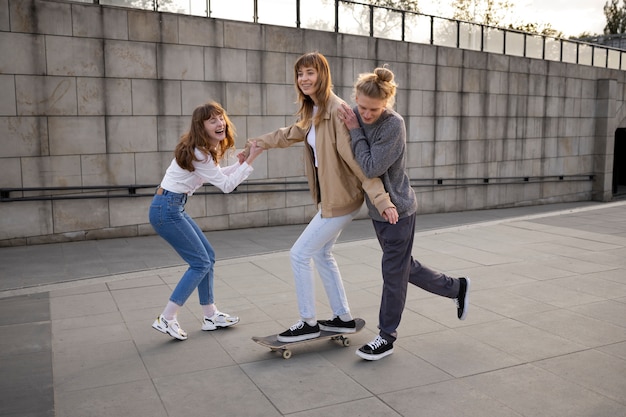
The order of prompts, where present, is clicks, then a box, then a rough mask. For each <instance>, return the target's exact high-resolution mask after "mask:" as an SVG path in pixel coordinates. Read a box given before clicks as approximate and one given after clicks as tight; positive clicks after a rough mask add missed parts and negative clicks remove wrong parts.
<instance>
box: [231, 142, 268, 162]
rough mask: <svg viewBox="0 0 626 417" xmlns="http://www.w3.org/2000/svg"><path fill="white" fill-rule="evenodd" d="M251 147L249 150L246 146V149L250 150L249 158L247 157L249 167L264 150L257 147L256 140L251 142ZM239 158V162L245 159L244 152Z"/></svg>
mask: <svg viewBox="0 0 626 417" xmlns="http://www.w3.org/2000/svg"><path fill="white" fill-rule="evenodd" d="M249 145H250V147H249V148H248V147H247V146H246V149H247V150H248V156H247V157H246V159H245V161H246V162H247V163H248V165H252V162H254V160H255V159H256V157H257V156H259V155H261V154H262V153H263V151H264V149H263V148H261V147H260V146H259V145H257V143H256V141H255V140H254V141H251V142H250V143H249ZM237 157H238V158H239V160H241V159H242V158H243V157H245V154H244V152H241V153H240V154H239V155H237Z"/></svg>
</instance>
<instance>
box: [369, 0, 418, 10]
mask: <svg viewBox="0 0 626 417" xmlns="http://www.w3.org/2000/svg"><path fill="white" fill-rule="evenodd" d="M369 3H370V4H371V5H373V6H380V7H389V8H392V9H400V10H409V11H412V12H419V8H418V5H417V3H418V1H417V0H370V1H369Z"/></svg>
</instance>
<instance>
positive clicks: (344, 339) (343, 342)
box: [341, 337, 350, 347]
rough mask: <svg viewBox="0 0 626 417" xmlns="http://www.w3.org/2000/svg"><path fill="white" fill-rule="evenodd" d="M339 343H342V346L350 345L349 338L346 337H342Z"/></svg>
mask: <svg viewBox="0 0 626 417" xmlns="http://www.w3.org/2000/svg"><path fill="white" fill-rule="evenodd" d="M341 344H342V345H343V346H344V347H348V346H350V339H348V338H347V337H345V338H343V339H342V340H341Z"/></svg>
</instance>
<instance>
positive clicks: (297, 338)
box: [276, 332, 321, 343]
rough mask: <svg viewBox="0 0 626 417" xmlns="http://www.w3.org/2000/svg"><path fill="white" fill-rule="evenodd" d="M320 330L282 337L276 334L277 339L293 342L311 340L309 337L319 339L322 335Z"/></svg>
mask: <svg viewBox="0 0 626 417" xmlns="http://www.w3.org/2000/svg"><path fill="white" fill-rule="evenodd" d="M320 334H321V333H320V332H317V333H309V334H303V335H302V336H293V337H289V336H287V337H284V336H283V337H282V338H281V336H276V340H278V341H279V342H284V343H291V342H302V341H303V340H309V339H317V338H318V337H320Z"/></svg>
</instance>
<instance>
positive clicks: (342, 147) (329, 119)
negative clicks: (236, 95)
mask: <svg viewBox="0 0 626 417" xmlns="http://www.w3.org/2000/svg"><path fill="white" fill-rule="evenodd" d="M329 101H330V103H329V106H328V109H327V112H326V114H325V115H324V118H323V119H322V120H321V121H320V123H319V125H317V126H315V148H316V151H317V158H318V167H317V170H316V168H315V159H314V158H315V157H314V154H313V149H312V148H311V147H310V146H309V145H308V144H306V143H305V146H304V164H305V170H306V176H307V179H308V182H309V188H310V190H311V196H312V197H313V201H314V202H315V203H316V204H318V205H319V204H321V210H322V217H338V216H343V215H346V214H348V213H351V212H353V211H355V210H357V209H359V208H360V207H361V205H362V204H363V190H365V192H366V193H367V195H368V197H369V199H370V201H371V202H372V203H373V204H374V205H375V206H376V209H378V211H379V212H380V213H381V214H382V212H383V211H384V210H385V209H386V208H389V207H395V206H394V205H393V203H392V202H391V199H390V198H389V194H388V193H387V192H386V191H385V188H384V186H383V183H382V181H381V180H380V178H367V177H366V176H365V175H364V174H363V171H362V170H361V168H360V167H359V164H358V163H357V162H356V160H355V159H354V154H353V153H352V148H351V146H350V133H349V132H348V129H347V128H346V127H345V125H344V124H343V122H342V121H341V120H339V117H338V115H337V109H338V108H339V107H340V106H341V103H343V100H341V99H340V98H339V97H337V96H336V95H335V94H332V96H331V97H330V100H329ZM307 133H308V131H307V130H304V129H302V128H300V127H298V126H297V125H296V124H293V125H291V126H288V127H283V128H280V129H278V130H276V131H274V132H271V133H266V134H264V135H262V136H259V137H257V138H254V139H251V140H256V141H257V144H258V145H259V146H260V147H262V148H265V149H268V148H286V147H288V146H291V145H293V144H294V143H298V142H303V141H305V140H306V135H307ZM316 171H317V175H316Z"/></svg>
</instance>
